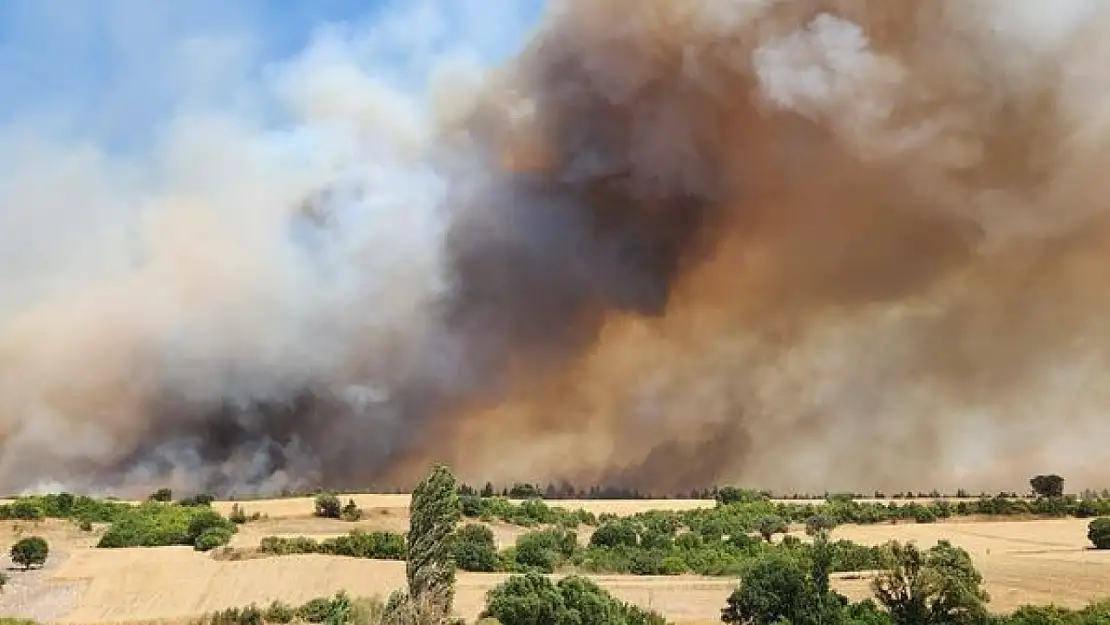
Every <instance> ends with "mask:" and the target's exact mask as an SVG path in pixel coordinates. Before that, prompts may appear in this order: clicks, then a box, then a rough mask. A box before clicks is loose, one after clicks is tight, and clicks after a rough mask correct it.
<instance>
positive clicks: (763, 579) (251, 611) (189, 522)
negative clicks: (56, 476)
mask: <svg viewBox="0 0 1110 625" xmlns="http://www.w3.org/2000/svg"><path fill="white" fill-rule="evenodd" d="M459 491H460V489H459V487H458V484H457V483H456V481H455V479H454V477H453V475H452V474H451V472H450V471H449V470H448V469H447V468H446V467H442V466H440V467H435V468H434V469H433V471H432V472H431V474H430V475H429V476H428V477H427V478H426V479H425V480H424V481H422V482H421V484H420V485H419V486H418V487H417V488H416V490H415V491H414V492H413V495H412V502H411V510H410V527H409V531H408V532H407V533H406V534H405V535H404V536H402V537H400V540H401V542H400V543H399V544H398V543H397V542H396V540H392V539H391V540H382V541H380V544H379V545H378V546H377V547H375V548H382V549H386V548H387V549H392V550H394V551H395V552H400V555H401V557H403V559H404V560H405V562H406V580H407V584H406V587H405V588H404V589H402V590H398V591H397V592H395V593H393V594H392V595H390V597H389V598H388V600H387V601H385V602H380V601H376V600H355V599H351V598H350V597H348V596H346V595H345V594H343V593H340V594H339V595H336V596H335V597H330V598H320V599H316V600H313V601H310V602H308V603H306V604H304V605H301V606H297V607H293V606H287V605H285V604H282V603H281V602H275V603H274V604H272V605H270V606H267V607H266V608H259V607H257V606H247V607H245V608H238V609H229V610H226V611H223V612H220V613H218V614H214V615H209V616H208V617H206V619H205V620H206V622H208V623H212V624H213V625H216V624H219V625H231V624H232V623H234V624H235V625H261V624H263V623H267V622H272V623H288V622H293V621H298V620H299V621H303V622H311V623H328V624H333V625H345V624H348V623H350V624H355V625H378V624H381V625H447V624H449V623H459V622H460V621H459V620H458V619H456V618H454V617H453V616H452V613H453V603H454V586H455V570H456V567H457V566H458V564H459V562H460V561H465V560H466V558H468V557H478V558H481V557H485V556H480V555H479V556H474V554H468V553H467V552H466V550H464V549H462V548H461V546H462V545H470V546H472V547H473V546H474V545H482V546H488V545H490V544H491V543H492V540H491V538H492V536H491V535H490V534H489V533H488V532H489V528H488V527H484V526H480V525H475V524H464V525H462V526H461V527H460V522H461V520H462V518H463V516H464V508H465V504H464V502H463V500H462V499H461V498H460V496H459ZM1052 497H1059V498H1062V497H1063V496H1062V495H1059V494H1055V495H1048V496H1045V498H1052ZM153 499H154V500H153V501H148V502H146V503H143V504H139V505H128V504H120V503H119V502H98V501H95V500H91V499H88V498H79V497H72V496H65V495H53V496H42V497H38V498H33V499H31V498H25V499H24V500H21V501H17V502H16V503H15V504H12V505H17V504H18V505H26V504H30V505H33V506H36V507H37V508H38V509H41V510H42V514H43V515H44V516H58V517H66V516H68V517H69V518H75V515H80V514H85V515H93V516H96V517H97V518H98V519H103V520H104V522H108V523H111V525H110V527H109V530H108V532H107V533H105V535H104V536H105V537H108V536H113V535H114V536H116V537H117V538H116V539H113V540H112V541H109V542H110V543H113V544H107V545H105V544H103V543H104V540H103V539H102V541H101V543H102V544H101V545H100V546H102V547H110V546H119V544H123V543H144V544H146V543H155V544H163V543H164V544H189V543H190V541H193V542H194V543H197V542H198V541H199V539H200V538H201V537H202V536H204V535H205V534H206V533H207V532H209V531H210V530H213V529H215V530H219V531H227V532H231V531H234V527H235V525H236V522H234V521H231V520H230V519H226V518H224V517H222V516H221V515H219V514H217V513H215V512H214V511H213V510H211V508H209V507H208V505H207V504H209V503H210V501H209V502H201V501H192V502H172V501H171V498H169V497H166V496H159V497H156V498H153ZM479 499H481V497H480V496H479ZM486 499H489V498H486ZM528 503H529V502H525V504H520V505H526V504H528ZM532 503H535V502H532ZM837 503H839V504H842V505H845V506H851V505H861V504H857V503H856V502H854V501H848V500H847V499H846V498H845V499H844V500H839V501H830V502H829V504H830V505H833V504H837ZM498 505H501V504H498ZM514 505H515V504H514ZM775 505H778V504H774V503H772V502H770V501H769V500H767V498H765V497H762V496H758V497H757V496H755V495H752V494H750V493H749V494H745V495H744V496H742V497H740V498H739V499H738V500H736V501H732V502H729V503H726V502H720V503H719V505H718V506H716V507H715V508H711V509H708V510H709V512H700V511H690V512H697V513H698V514H695V515H694V516H682V515H687V514H690V512H682V513H670V512H647V513H642V514H640V515H635V516H633V517H629V518H623V519H616V518H599V519H598V523H599V526H598V528H597V530H596V531H595V532H594V534H593V538H591V544H590V546H589V547H587V550H589V549H609V550H614V551H617V552H620V550H635V549H647V550H652V549H657V548H661V547H665V546H666V545H667V544H668V543H667V539H668V538H673V539H674V540H675V541H676V543H677V541H693V542H696V541H705V540H707V539H712V540H713V541H724V542H726V543H734V542H736V541H737V539H735V538H734V537H733V535H731V534H729V533H728V532H732V531H735V528H738V527H743V528H748V529H750V528H752V527H754V528H755V532H756V534H759V535H761V536H762V538H763V540H760V539H758V538H757V537H756V536H750V535H747V534H746V533H745V534H744V536H745V538H744V539H740V541H739V542H740V544H739V545H734V546H738V547H740V548H745V549H748V548H751V547H753V546H755V545H758V547H757V548H755V549H752V550H751V551H750V552H749V556H750V557H749V558H747V559H746V560H745V561H744V562H743V563H742V566H740V567H739V568H738V569H737V570H735V571H733V572H732V573H730V574H733V573H734V574H735V575H736V576H737V577H739V579H740V581H739V583H738V585H737V588H736V590H735V591H734V592H733V593H732V594H731V595H730V596H729V597H728V600H727V602H726V603H725V605H723V606H722V608H721V621H722V622H724V623H726V624H730V625H732V624H736V625H786V624H789V625H857V624H858V625H1094V624H1096V623H1098V624H1100V625H1104V624H1105V623H1110V602H1104V603H1100V604H1094V605H1091V606H1089V607H1088V608H1085V609H1083V610H1076V611H1069V610H1063V609H1059V608H1054V607H1028V608H1023V609H1022V610H1018V611H1017V612H1015V613H1013V614H1010V615H1005V616H998V615H991V614H989V613H988V612H987V605H988V602H989V596H988V595H987V593H986V592H984V591H983V590H982V577H981V575H980V574H979V572H978V571H976V570H975V567H974V566H973V564H972V562H971V559H970V557H969V556H968V554H967V552H965V551H964V550H962V549H960V548H958V547H956V546H953V545H951V544H949V543H947V542H941V543H939V544H937V545H936V546H934V547H931V548H930V549H927V550H920V549H919V548H917V547H915V546H913V545H906V544H899V543H889V544H887V545H885V546H883V547H879V548H869V549H868V551H867V556H866V557H867V558H870V559H871V560H870V562H869V568H872V569H875V570H877V571H878V574H877V575H876V576H875V578H874V580H873V583H872V590H873V591H874V595H875V598H874V599H871V600H867V601H863V602H851V601H849V600H848V599H846V598H845V597H843V596H841V595H840V594H838V593H836V592H835V591H833V590H832V588H831V583H830V574H831V573H832V572H834V571H836V570H837V569H838V566H840V565H838V558H843V557H844V555H843V553H842V551H839V550H842V549H844V547H843V545H842V543H838V542H833V541H831V540H830V539H829V538H828V530H829V524H828V523H816V522H814V520H813V519H812V518H811V519H808V521H809V523H807V525H808V529H809V530H810V531H809V533H810V534H811V535H812V541H811V542H807V543H803V542H802V541H801V540H796V541H785V540H784V541H782V544H780V545H778V546H777V547H772V546H771V545H770V544H769V543H770V541H769V540H768V539H769V538H770V537H771V536H773V535H774V534H776V533H780V532H781V531H783V529H784V527H783V524H784V523H785V517H778V518H777V519H776V518H771V517H769V516H768V515H761V516H753V515H755V514H756V513H763V512H766V511H768V510H772V509H773V510H779V511H781V509H780V508H768V507H767V506H775ZM714 511H716V512H714ZM240 513H241V509H240ZM675 515H679V516H675ZM79 518H83V519H85V520H87V519H88V517H79ZM753 520H754V526H753V524H752V523H753ZM680 529H684V531H682V532H679V530H680ZM545 532H546V533H545ZM740 535H741V534H736V536H740ZM528 536H532V537H533V538H531V539H529V540H523V544H521V543H520V542H518V544H517V545H516V547H515V548H514V553H513V556H512V561H513V562H514V563H515V564H514V567H515V566H518V565H519V566H520V567H521V568H520V569H515V568H513V569H512V570H523V571H525V572H523V573H518V574H515V575H512V576H510V577H509V578H508V579H507V580H506V581H505V582H503V583H501V584H499V585H498V586H496V587H495V588H493V589H492V590H491V591H490V592H489V593H488V595H487V598H486V606H485V610H484V612H483V615H482V619H483V622H484V623H487V624H493V623H500V624H501V625H640V624H644V625H647V624H651V625H662V624H664V623H666V620H665V619H664V618H663V617H662V616H660V615H659V614H656V613H653V612H650V611H647V610H644V609H642V608H639V607H637V606H634V605H629V604H626V603H624V602H622V601H620V600H618V599H615V598H614V597H612V596H611V595H609V594H608V593H607V592H606V591H605V590H604V589H603V588H601V587H599V586H598V585H597V584H595V583H594V582H592V581H590V580H589V579H588V578H584V577H581V576H578V575H569V576H566V577H563V578H562V579H560V580H558V581H555V580H552V579H551V578H549V577H548V576H546V575H543V574H541V571H542V570H544V569H546V568H548V567H546V566H543V565H542V564H543V557H537V559H536V561H535V562H533V561H532V560H531V558H532V556H526V557H524V558H523V561H522V557H521V555H520V554H521V552H522V551H524V552H529V551H534V552H542V551H545V550H550V551H556V552H560V553H562V554H563V555H567V554H569V555H571V556H573V555H574V553H575V551H574V550H572V548H571V547H570V544H569V543H570V537H571V536H572V534H571V533H570V532H568V531H566V530H565V529H560V528H558V527H554V528H546V529H544V530H541V531H540V532H536V533H533V534H530V535H528ZM686 536H693V537H694V538H683V537H686ZM1088 536H1089V538H1091V540H1092V542H1094V543H1095V544H1096V546H1101V547H1103V548H1110V519H1096V520H1094V521H1092V522H1091V524H1090V526H1089V534H1088ZM171 539H172V542H171ZM37 540H41V539H37ZM370 542H371V543H373V541H370ZM117 543H118V544H117ZM529 544H531V545H533V546H528V545H529ZM383 545H384V546H383ZM691 546H692V545H687V546H686V547H684V548H690V547H691ZM32 547H33V548H30V549H29V551H32V552H34V553H36V554H38V553H40V552H41V554H42V560H43V561H45V557H46V550H47V546H46V544H45V541H42V544H41V545H38V544H36V545H34V546H32ZM39 547H41V549H39ZM197 548H200V547H199V546H198V547H197ZM21 549H22V548H21ZM12 553H13V559H14V558H15V557H16V556H15V553H16V549H15V547H13V552H12ZM496 555H497V556H498V557H499V558H504V557H505V556H504V554H496ZM35 557H36V558H37V557H38V556H37V555H36V556H35ZM537 563H538V564H539V565H537ZM578 564H583V562H578ZM510 568H511V567H510Z"/></svg>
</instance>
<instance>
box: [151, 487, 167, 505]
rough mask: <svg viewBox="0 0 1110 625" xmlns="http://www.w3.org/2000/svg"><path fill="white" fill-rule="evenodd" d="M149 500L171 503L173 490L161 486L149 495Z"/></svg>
mask: <svg viewBox="0 0 1110 625" xmlns="http://www.w3.org/2000/svg"><path fill="white" fill-rule="evenodd" d="M147 499H148V500H149V501H157V502H160V503H169V502H171V501H173V491H172V490H170V489H168V488H159V489H158V490H156V491H154V492H153V493H151V494H150V497H147Z"/></svg>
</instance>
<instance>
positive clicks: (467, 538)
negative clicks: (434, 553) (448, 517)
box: [455, 523, 499, 573]
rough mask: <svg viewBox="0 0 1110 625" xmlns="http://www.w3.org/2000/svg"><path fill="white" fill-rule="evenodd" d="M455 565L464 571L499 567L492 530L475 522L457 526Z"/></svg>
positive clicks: (481, 570) (487, 570)
mask: <svg viewBox="0 0 1110 625" xmlns="http://www.w3.org/2000/svg"><path fill="white" fill-rule="evenodd" d="M455 565H456V566H458V567H459V568H460V569H462V570H464V571H479V572H485V573H489V572H492V571H496V570H497V569H498V568H499V567H498V558H497V545H496V543H495V542H494V540H493V531H492V530H490V528H488V527H486V526H485V525H478V524H476V523H471V524H468V525H464V526H463V527H461V528H459V531H458V532H457V534H456V537H455Z"/></svg>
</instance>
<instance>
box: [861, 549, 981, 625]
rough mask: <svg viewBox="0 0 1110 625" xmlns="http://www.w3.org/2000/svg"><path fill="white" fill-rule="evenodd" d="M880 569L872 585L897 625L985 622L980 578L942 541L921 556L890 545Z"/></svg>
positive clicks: (958, 551) (965, 559) (972, 624)
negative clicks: (882, 566)
mask: <svg viewBox="0 0 1110 625" xmlns="http://www.w3.org/2000/svg"><path fill="white" fill-rule="evenodd" d="M885 559H886V567H885V570H884V571H882V572H881V573H880V574H879V575H878V576H877V577H876V578H875V580H874V581H873V582H872V589H873V590H874V591H875V596H876V597H877V598H878V600H879V602H880V603H882V605H883V606H885V607H886V608H887V610H889V611H890V614H891V616H892V617H893V618H894V622H895V623H897V625H978V624H981V623H986V622H988V616H987V610H986V603H987V601H989V600H990V597H989V596H988V595H987V593H986V592H985V591H984V590H982V588H981V585H982V583H983V577H982V576H981V575H980V574H979V571H977V570H976V569H975V566H974V564H972V562H971V556H969V555H968V553H967V552H966V551H964V550H963V549H960V548H959V547H954V546H953V545H952V544H951V543H949V542H948V541H943V540H942V541H940V542H939V543H937V544H936V545H935V546H933V547H931V548H930V549H928V550H927V551H924V552H923V551H921V550H919V549H918V548H917V547H916V546H914V545H913V544H902V543H897V542H894V543H890V544H889V545H888V546H887V548H886V554H885Z"/></svg>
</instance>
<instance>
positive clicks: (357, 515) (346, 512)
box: [339, 499, 362, 523]
mask: <svg viewBox="0 0 1110 625" xmlns="http://www.w3.org/2000/svg"><path fill="white" fill-rule="evenodd" d="M339 518H341V519H343V520H344V521H350V522H352V523H353V522H355V521H358V520H361V519H362V508H359V507H358V504H356V503H355V500H354V499H348V500H347V505H345V506H343V509H342V510H340V511H339Z"/></svg>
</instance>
